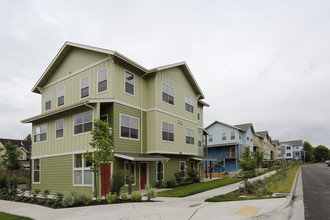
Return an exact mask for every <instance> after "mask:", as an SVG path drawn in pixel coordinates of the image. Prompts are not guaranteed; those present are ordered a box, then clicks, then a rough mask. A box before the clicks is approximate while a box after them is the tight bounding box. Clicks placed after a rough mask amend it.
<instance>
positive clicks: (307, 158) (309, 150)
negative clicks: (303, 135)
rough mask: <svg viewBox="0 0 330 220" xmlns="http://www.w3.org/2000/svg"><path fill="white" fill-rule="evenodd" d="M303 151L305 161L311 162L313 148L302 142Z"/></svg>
mask: <svg viewBox="0 0 330 220" xmlns="http://www.w3.org/2000/svg"><path fill="white" fill-rule="evenodd" d="M303 150H304V151H305V161H306V162H311V161H312V160H313V157H314V156H313V152H314V147H313V146H312V145H311V144H310V143H309V142H308V141H304V144H303Z"/></svg>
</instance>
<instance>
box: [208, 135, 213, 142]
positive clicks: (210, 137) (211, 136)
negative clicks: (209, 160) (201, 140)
mask: <svg viewBox="0 0 330 220" xmlns="http://www.w3.org/2000/svg"><path fill="white" fill-rule="evenodd" d="M208 138H209V142H213V134H210V135H209V137H208ZM210 139H212V140H210Z"/></svg>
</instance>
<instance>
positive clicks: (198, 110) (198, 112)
mask: <svg viewBox="0 0 330 220" xmlns="http://www.w3.org/2000/svg"><path fill="white" fill-rule="evenodd" d="M196 112H197V120H198V121H200V120H201V108H200V107H199V106H197V110H196ZM198 115H199V117H198Z"/></svg>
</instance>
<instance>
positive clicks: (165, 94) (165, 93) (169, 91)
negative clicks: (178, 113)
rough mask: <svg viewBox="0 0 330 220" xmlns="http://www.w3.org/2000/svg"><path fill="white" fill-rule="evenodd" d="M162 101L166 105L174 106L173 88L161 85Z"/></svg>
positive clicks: (164, 84)
mask: <svg viewBox="0 0 330 220" xmlns="http://www.w3.org/2000/svg"><path fill="white" fill-rule="evenodd" d="M162 100H163V101H164V102H166V103H168V104H171V105H174V88H173V87H171V86H169V85H167V84H166V83H162Z"/></svg>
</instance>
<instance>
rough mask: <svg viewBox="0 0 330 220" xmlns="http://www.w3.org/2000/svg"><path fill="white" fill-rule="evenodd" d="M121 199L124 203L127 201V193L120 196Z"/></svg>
mask: <svg viewBox="0 0 330 220" xmlns="http://www.w3.org/2000/svg"><path fill="white" fill-rule="evenodd" d="M121 199H122V200H124V201H127V200H128V194H127V193H122V194H121Z"/></svg>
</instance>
